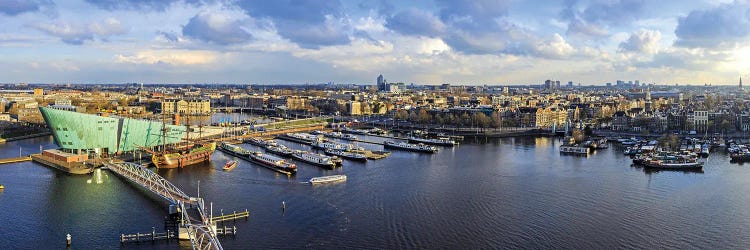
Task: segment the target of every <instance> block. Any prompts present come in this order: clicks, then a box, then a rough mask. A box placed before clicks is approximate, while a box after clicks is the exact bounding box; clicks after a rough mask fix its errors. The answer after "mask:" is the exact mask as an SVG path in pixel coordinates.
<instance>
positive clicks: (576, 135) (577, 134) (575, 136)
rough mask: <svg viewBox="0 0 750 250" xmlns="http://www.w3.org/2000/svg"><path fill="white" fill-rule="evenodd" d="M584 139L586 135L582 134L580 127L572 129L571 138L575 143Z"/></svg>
mask: <svg viewBox="0 0 750 250" xmlns="http://www.w3.org/2000/svg"><path fill="white" fill-rule="evenodd" d="M585 139H586V135H584V134H583V131H581V130H580V129H576V130H573V140H575V141H576V143H581V142H583V140H585Z"/></svg>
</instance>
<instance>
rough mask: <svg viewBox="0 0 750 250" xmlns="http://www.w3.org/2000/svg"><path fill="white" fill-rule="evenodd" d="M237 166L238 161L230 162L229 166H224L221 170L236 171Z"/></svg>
mask: <svg viewBox="0 0 750 250" xmlns="http://www.w3.org/2000/svg"><path fill="white" fill-rule="evenodd" d="M236 166H237V161H228V162H227V164H224V167H223V168H221V169H222V170H224V171H230V170H232V169H234V167H236Z"/></svg>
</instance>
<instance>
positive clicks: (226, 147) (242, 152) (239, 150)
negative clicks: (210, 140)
mask: <svg viewBox="0 0 750 250" xmlns="http://www.w3.org/2000/svg"><path fill="white" fill-rule="evenodd" d="M219 150H221V151H222V152H225V153H229V154H230V155H234V156H241V157H248V156H250V154H252V153H253V151H250V150H247V149H245V148H243V147H240V146H237V145H234V144H231V143H227V142H222V143H221V145H219Z"/></svg>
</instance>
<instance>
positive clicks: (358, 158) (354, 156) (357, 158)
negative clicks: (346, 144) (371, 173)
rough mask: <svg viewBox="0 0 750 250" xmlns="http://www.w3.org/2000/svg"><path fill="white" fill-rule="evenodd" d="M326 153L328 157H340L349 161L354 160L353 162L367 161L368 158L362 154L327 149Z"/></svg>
mask: <svg viewBox="0 0 750 250" xmlns="http://www.w3.org/2000/svg"><path fill="white" fill-rule="evenodd" d="M325 153H326V154H328V155H335V156H338V157H341V158H344V159H347V160H352V161H367V156H365V155H364V154H360V153H354V152H347V151H343V150H338V149H326V150H325Z"/></svg>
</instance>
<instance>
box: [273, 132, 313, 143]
mask: <svg viewBox="0 0 750 250" xmlns="http://www.w3.org/2000/svg"><path fill="white" fill-rule="evenodd" d="M279 138H281V139H284V140H287V141H293V142H297V143H302V144H311V143H313V142H316V141H319V140H320V138H319V137H318V136H316V135H312V134H308V133H288V134H281V135H279Z"/></svg>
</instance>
